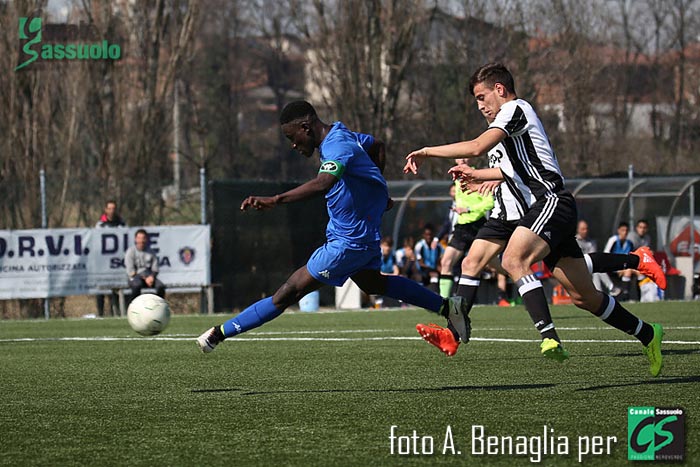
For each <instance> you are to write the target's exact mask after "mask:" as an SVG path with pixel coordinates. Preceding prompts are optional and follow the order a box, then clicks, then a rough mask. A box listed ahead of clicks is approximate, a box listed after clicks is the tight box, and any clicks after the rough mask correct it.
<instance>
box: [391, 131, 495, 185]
mask: <svg viewBox="0 0 700 467" xmlns="http://www.w3.org/2000/svg"><path fill="white" fill-rule="evenodd" d="M505 137H506V134H505V133H504V132H503V130H500V129H498V128H489V129H488V130H486V131H485V132H483V133H482V134H481V135H480V136H479V137H478V138H476V139H472V140H469V141H460V142H459V143H452V144H444V145H442V146H426V147H424V148H422V149H418V150H417V151H413V152H411V153H409V154H408V155H407V156H406V165H405V166H404V168H403V171H404V173H409V172H411V173H413V174H417V173H418V168H419V167H420V166H421V164H422V163H423V161H424V160H425V159H427V158H428V157H439V158H444V159H459V158H466V157H477V156H480V155H482V154H486V153H487V152H488V151H489V150H490V149H491V148H493V147H494V146H496V145H497V144H498V143H500V142H501V141H502V140H503V139H504V138H505Z"/></svg>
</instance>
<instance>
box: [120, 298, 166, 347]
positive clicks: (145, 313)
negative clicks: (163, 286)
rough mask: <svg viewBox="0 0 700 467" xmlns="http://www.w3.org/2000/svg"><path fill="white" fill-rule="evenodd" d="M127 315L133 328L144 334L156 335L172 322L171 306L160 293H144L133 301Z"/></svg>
mask: <svg viewBox="0 0 700 467" xmlns="http://www.w3.org/2000/svg"><path fill="white" fill-rule="evenodd" d="M126 317H127V320H128V321H129V326H131V329H133V330H134V331H136V332H138V333H139V334H141V335H142V336H154V335H156V334H158V333H160V332H161V331H163V329H165V328H166V326H167V325H168V323H169V322H170V307H169V306H168V302H166V301H165V300H164V299H162V298H160V297H159V296H158V295H155V294H150V293H148V294H142V295H139V296H138V297H136V298H135V299H133V300H132V301H131V303H130V304H129V309H128V310H127V313H126Z"/></svg>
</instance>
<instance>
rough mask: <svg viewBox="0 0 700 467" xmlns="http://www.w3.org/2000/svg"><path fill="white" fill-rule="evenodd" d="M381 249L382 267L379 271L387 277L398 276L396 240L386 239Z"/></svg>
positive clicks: (383, 239)
mask: <svg viewBox="0 0 700 467" xmlns="http://www.w3.org/2000/svg"><path fill="white" fill-rule="evenodd" d="M379 247H380V248H381V250H382V265H381V267H380V269H379V271H380V272H381V273H382V274H384V275H387V276H398V275H399V266H398V263H397V261H396V254H395V253H394V240H393V239H392V238H391V237H384V238H382V240H381V242H380V243H379Z"/></svg>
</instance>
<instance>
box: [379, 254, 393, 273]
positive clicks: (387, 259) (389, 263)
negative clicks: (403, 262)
mask: <svg viewBox="0 0 700 467" xmlns="http://www.w3.org/2000/svg"><path fill="white" fill-rule="evenodd" d="M394 266H397V267H398V264H397V262H396V255H395V254H394V252H393V251H390V252H389V254H388V255H386V256H384V255H382V266H381V267H380V268H379V271H380V272H383V273H384V274H394Z"/></svg>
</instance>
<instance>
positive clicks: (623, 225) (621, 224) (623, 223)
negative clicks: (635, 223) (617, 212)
mask: <svg viewBox="0 0 700 467" xmlns="http://www.w3.org/2000/svg"><path fill="white" fill-rule="evenodd" d="M620 227H627V229H629V228H630V225H629V224H628V223H627V222H625V221H622V222H620V223H619V224H617V228H618V229H619V228H620Z"/></svg>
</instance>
